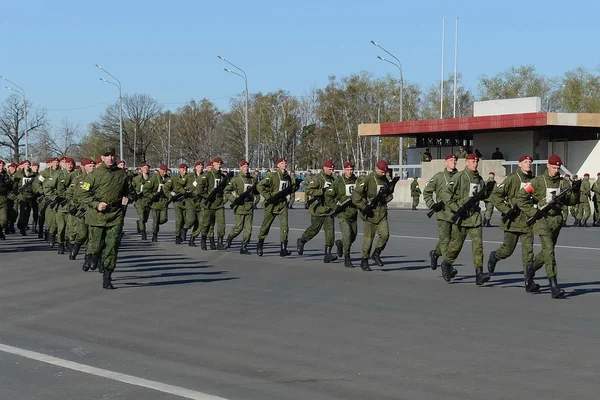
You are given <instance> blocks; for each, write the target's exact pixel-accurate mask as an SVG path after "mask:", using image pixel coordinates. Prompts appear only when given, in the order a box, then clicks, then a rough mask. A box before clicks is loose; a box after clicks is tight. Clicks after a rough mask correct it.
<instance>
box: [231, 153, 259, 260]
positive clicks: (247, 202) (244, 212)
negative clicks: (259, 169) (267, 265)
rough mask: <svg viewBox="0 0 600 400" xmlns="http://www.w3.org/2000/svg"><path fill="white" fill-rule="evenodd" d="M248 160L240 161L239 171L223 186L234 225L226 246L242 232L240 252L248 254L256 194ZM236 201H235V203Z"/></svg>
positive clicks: (255, 184)
mask: <svg viewBox="0 0 600 400" xmlns="http://www.w3.org/2000/svg"><path fill="white" fill-rule="evenodd" d="M248 169H249V166H248V161H246V160H242V161H241V162H240V173H239V174H238V175H237V176H236V177H235V178H233V179H231V181H230V182H229V184H228V185H227V187H226V188H225V197H226V199H227V200H229V201H230V202H231V204H232V206H233V214H234V215H235V226H233V228H232V229H231V233H230V234H229V236H227V242H226V244H225V247H226V248H229V247H231V243H232V242H233V239H235V238H236V237H238V236H239V234H240V233H242V232H244V235H243V237H242V247H241V248H240V254H250V252H249V251H248V243H249V242H250V238H251V236H252V221H253V219H254V196H255V195H256V194H258V192H257V190H256V186H257V184H258V183H256V182H254V179H253V177H252V176H251V175H250V173H249V172H248ZM236 202H237V203H236Z"/></svg>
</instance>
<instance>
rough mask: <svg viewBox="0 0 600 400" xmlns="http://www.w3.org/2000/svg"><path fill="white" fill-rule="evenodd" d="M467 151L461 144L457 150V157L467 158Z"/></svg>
mask: <svg viewBox="0 0 600 400" xmlns="http://www.w3.org/2000/svg"><path fill="white" fill-rule="evenodd" d="M467 154H468V153H467V151H466V150H465V147H464V146H460V147H459V149H458V151H457V152H456V158H467Z"/></svg>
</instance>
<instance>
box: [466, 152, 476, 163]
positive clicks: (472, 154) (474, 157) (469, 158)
mask: <svg viewBox="0 0 600 400" xmlns="http://www.w3.org/2000/svg"><path fill="white" fill-rule="evenodd" d="M467 160H477V161H479V157H477V155H475V153H471V154H467Z"/></svg>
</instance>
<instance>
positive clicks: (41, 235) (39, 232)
mask: <svg viewBox="0 0 600 400" xmlns="http://www.w3.org/2000/svg"><path fill="white" fill-rule="evenodd" d="M37 234H38V239H43V238H44V229H42V228H40V230H39V231H38V233H37Z"/></svg>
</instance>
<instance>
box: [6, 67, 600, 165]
mask: <svg viewBox="0 0 600 400" xmlns="http://www.w3.org/2000/svg"><path fill="white" fill-rule="evenodd" d="M457 78H458V85H457V86H458V87H457V107H456V116H457V117H463V116H470V115H472V108H473V102H474V101H475V100H490V99H504V98H517V97H531V96H537V97H541V98H542V99H543V104H544V106H543V109H544V110H548V111H557V112H588V113H593V112H600V75H599V74H598V72H597V71H596V72H592V71H588V70H586V69H584V68H577V69H575V70H572V71H568V72H566V73H565V74H564V75H563V76H561V77H552V78H549V77H544V76H542V75H540V74H539V73H538V72H537V71H536V69H535V67H534V66H532V65H526V66H521V67H512V68H510V69H508V70H507V71H504V72H501V73H499V74H497V75H495V76H491V77H488V76H486V75H483V76H481V77H480V78H479V80H478V87H477V95H475V94H474V93H473V92H472V91H471V90H470V89H467V88H465V87H464V86H463V84H462V79H461V78H462V77H461V76H458V77H457ZM453 81H454V77H453V76H450V77H449V78H448V80H447V81H445V82H444V93H443V96H442V97H443V102H444V105H443V111H444V114H443V117H444V118H451V117H452V116H453ZM399 93H400V82H399V81H398V80H397V79H396V78H394V77H392V76H389V75H388V76H386V77H383V78H374V77H373V76H372V75H371V74H369V73H366V72H362V73H360V74H354V75H350V76H347V77H342V78H341V79H338V78H336V77H335V76H332V77H330V78H329V82H328V84H327V86H325V87H324V88H313V89H311V90H310V91H308V93H307V94H306V95H304V96H292V95H290V93H289V92H287V91H285V90H279V91H277V92H272V93H266V94H263V93H256V94H252V95H251V96H250V100H249V105H248V108H249V113H248V114H249V158H250V160H249V161H250V163H251V165H252V166H253V167H254V166H256V167H272V166H273V164H274V161H275V160H276V159H278V158H279V157H281V156H285V157H287V158H288V160H290V161H291V165H292V168H296V169H302V168H315V167H319V166H320V163H321V162H322V160H324V159H327V158H332V159H333V160H334V161H335V162H336V163H337V164H341V163H342V162H343V161H346V160H351V161H354V162H355V163H356V164H357V166H358V168H360V169H368V168H372V167H373V165H374V163H375V162H376V151H377V142H376V141H377V140H378V139H376V138H359V137H358V136H357V127H358V125H359V124H361V123H371V122H378V121H380V122H385V121H397V120H398V119H399V115H400V98H399ZM403 93H404V99H403V100H404V101H403V108H404V109H403V115H404V119H405V120H417V119H435V118H439V117H440V111H439V110H440V84H439V82H436V83H435V84H433V85H431V86H430V87H428V88H424V87H422V86H420V85H418V84H414V83H406V82H405V85H404V90H403ZM244 107H245V102H244V98H243V96H240V97H239V98H235V99H232V100H231V103H230V110H229V111H228V112H225V111H222V110H219V109H218V108H217V107H216V106H215V104H213V103H212V102H211V101H209V100H207V99H202V100H200V101H196V100H190V101H189V102H188V103H187V104H185V105H184V106H182V107H180V108H178V109H177V110H176V111H174V112H172V111H168V110H164V108H163V106H162V105H161V104H159V103H158V102H157V101H156V100H155V99H154V98H153V97H152V96H150V95H147V94H132V95H125V96H124V99H123V147H124V150H123V151H124V156H125V158H126V160H127V161H128V163H129V165H132V164H133V163H134V162H135V164H141V163H142V162H149V163H150V164H152V165H156V164H159V163H167V162H170V164H171V165H174V164H177V163H179V162H180V161H183V162H188V163H193V162H194V161H196V160H208V159H209V158H210V157H214V156H217V155H219V156H221V157H222V158H224V159H225V160H226V161H228V162H229V163H230V164H231V165H234V164H236V163H237V161H238V160H241V159H242V158H244V152H245V119H244V115H245V113H244ZM28 108H29V109H30V110H31V107H30V105H29V107H28ZM23 122H24V108H23V103H22V101H21V99H20V98H19V97H17V96H16V95H13V96H10V97H8V98H7V99H6V100H5V101H4V102H3V103H2V105H1V106H0V151H2V152H4V155H5V156H7V158H8V159H10V160H12V161H18V160H19V159H21V158H22V156H23V147H24V134H25V132H24V123H23ZM51 128H54V129H51ZM119 128H120V127H119V103H118V102H117V103H115V104H112V105H109V106H108V107H107V108H106V109H105V111H104V112H103V113H102V114H101V115H100V117H99V118H98V120H97V121H94V122H92V123H91V124H89V126H88V127H87V129H85V131H84V132H82V129H81V127H79V126H78V125H77V124H74V123H72V122H71V121H69V120H63V121H62V122H61V124H60V126H53V125H50V123H49V122H48V119H47V117H46V114H45V112H44V111H43V109H40V108H36V109H35V111H34V112H33V113H31V112H30V113H29V115H28V137H29V143H30V146H29V151H30V153H31V156H30V157H31V158H32V159H36V160H44V159H46V158H48V157H50V156H56V155H69V156H72V157H74V158H79V157H82V156H98V155H99V154H100V151H101V149H102V148H104V147H106V145H107V144H109V145H114V146H115V147H116V148H118V147H119ZM51 131H52V132H54V133H53V134H51V133H50V132H51ZM405 145H407V146H408V145H411V143H410V141H405ZM398 156H399V149H398V140H397V139H396V138H383V139H382V140H381V142H380V158H386V159H388V160H397V159H398Z"/></svg>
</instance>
